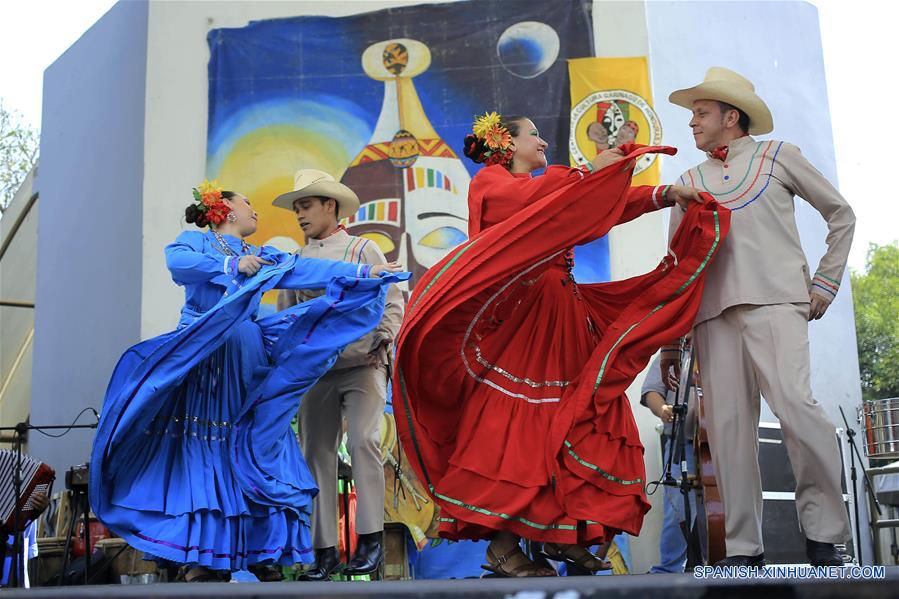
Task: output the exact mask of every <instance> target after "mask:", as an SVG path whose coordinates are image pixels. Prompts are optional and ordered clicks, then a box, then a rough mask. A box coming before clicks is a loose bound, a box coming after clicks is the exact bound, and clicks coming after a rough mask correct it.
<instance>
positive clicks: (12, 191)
mask: <svg viewBox="0 0 899 599" xmlns="http://www.w3.org/2000/svg"><path fill="white" fill-rule="evenodd" d="M37 153H38V132H37V130H35V129H34V128H32V127H30V126H29V125H28V124H27V123H25V122H24V121H23V120H22V115H21V114H19V113H18V112H16V111H11V110H7V109H6V108H5V107H4V106H3V101H2V99H0V214H2V213H3V211H4V210H6V208H7V206H9V204H10V202H12V200H13V198H14V197H15V195H16V192H17V191H18V190H19V186H20V185H22V181H24V180H25V177H27V176H28V173H29V172H30V171H31V169H32V167H34V165H35V163H36V162H37Z"/></svg>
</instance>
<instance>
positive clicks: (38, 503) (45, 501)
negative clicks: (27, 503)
mask: <svg viewBox="0 0 899 599" xmlns="http://www.w3.org/2000/svg"><path fill="white" fill-rule="evenodd" d="M31 505H32V506H34V513H35V515H37V514H41V513H43V511H44V510H45V509H47V506H48V505H50V498H49V497H48V496H47V494H46V493H40V494H39V495H34V496H33V497H32V498H31Z"/></svg>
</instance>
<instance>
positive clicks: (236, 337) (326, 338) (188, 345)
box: [90, 276, 397, 570]
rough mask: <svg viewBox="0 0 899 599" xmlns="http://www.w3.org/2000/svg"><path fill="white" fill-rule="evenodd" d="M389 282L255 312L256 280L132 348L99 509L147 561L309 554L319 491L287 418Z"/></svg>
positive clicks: (368, 321)
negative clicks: (175, 327)
mask: <svg viewBox="0 0 899 599" xmlns="http://www.w3.org/2000/svg"><path fill="white" fill-rule="evenodd" d="M396 280H397V278H396V277H394V276H390V277H384V278H381V279H344V278H339V279H335V281H333V282H332V283H331V285H330V286H329V289H328V293H327V294H326V295H325V296H323V297H320V298H316V299H315V300H312V301H310V302H306V303H304V304H300V305H298V306H294V307H293V308H290V309H289V310H285V311H283V312H279V313H276V314H275V315H273V316H271V317H268V318H264V319H259V320H253V319H252V317H251V316H250V315H251V314H252V313H254V312H255V308H256V307H257V306H258V300H259V298H260V297H261V294H262V292H263V291H265V289H266V288H267V287H271V286H272V285H273V283H270V284H269V285H264V284H258V283H257V287H258V288H257V289H255V290H254V289H249V290H247V289H243V290H241V291H240V292H238V293H237V294H235V295H234V296H231V297H225V298H223V300H222V301H220V302H219V304H217V305H216V307H214V308H213V309H212V310H210V311H208V312H206V313H205V314H198V313H191V312H190V310H185V311H184V313H185V316H184V317H183V318H182V325H181V326H180V327H179V329H178V330H176V331H174V332H172V333H168V334H165V335H162V336H160V337H156V338H154V339H150V340H148V341H145V342H143V343H140V344H138V345H136V346H134V347H132V348H131V349H129V350H128V351H127V352H126V353H125V355H124V356H123V357H122V358H121V360H120V361H119V364H118V365H117V366H116V369H115V372H114V373H113V376H112V379H111V381H110V384H109V388H108V390H107V394H106V401H105V403H104V406H103V413H102V416H101V422H100V425H99V428H98V431H97V436H96V439H95V441H94V448H93V453H92V458H91V486H90V497H91V505H92V508H93V510H94V512H95V513H96V514H97V516H98V517H99V518H100V519H101V520H102V521H103V522H104V523H105V524H106V525H107V526H109V528H110V529H112V530H113V531H114V532H116V533H117V534H119V535H120V536H121V537H123V538H124V539H126V540H127V541H128V543H129V544H130V545H132V546H134V547H136V548H138V549H140V550H142V551H143V552H144V553H145V554H147V556H148V557H155V558H161V559H165V560H170V561H173V562H177V563H182V564H191V565H203V566H207V567H210V568H214V569H228V570H241V569H245V568H246V567H247V566H249V565H252V564H255V563H259V562H268V563H276V564H284V565H287V564H292V563H296V562H309V561H311V559H312V547H311V539H310V532H309V517H310V511H311V508H312V499H313V497H314V496H315V495H316V494H317V493H318V489H317V487H316V485H315V481H314V479H313V478H312V475H311V473H310V472H309V469H308V467H307V466H306V463H305V461H304V460H303V456H302V454H301V453H300V450H299V446H298V444H297V442H296V438H295V436H294V434H293V431H292V429H291V428H290V421H291V418H292V416H293V414H295V413H296V409H297V407H298V405H299V400H300V398H301V397H302V395H303V393H304V392H305V391H306V390H307V389H308V388H309V387H311V386H312V385H313V384H314V383H315V382H316V381H317V380H318V378H319V377H321V376H322V375H323V374H324V373H325V372H327V371H328V369H329V368H330V367H331V366H332V365H333V363H334V361H335V360H336V358H337V355H338V354H339V353H340V351H341V350H342V349H343V348H344V347H345V346H346V345H348V344H349V343H351V342H352V341H354V340H355V339H357V338H359V337H360V336H362V335H363V334H365V333H366V332H367V331H369V330H371V329H372V328H374V326H376V325H377V323H378V321H379V320H380V317H381V314H382V312H383V303H384V289H386V285H387V284H388V283H390V282H395V281H396Z"/></svg>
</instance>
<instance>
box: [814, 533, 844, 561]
mask: <svg viewBox="0 0 899 599" xmlns="http://www.w3.org/2000/svg"><path fill="white" fill-rule="evenodd" d="M805 554H806V555H807V556H808V563H809V564H811V565H812V566H842V565H843V556H841V555H840V552H839V551H837V548H836V547H835V546H834V544H833V543H821V542H819V541H813V540H811V539H806V540H805Z"/></svg>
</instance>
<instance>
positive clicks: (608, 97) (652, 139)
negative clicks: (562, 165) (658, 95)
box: [568, 89, 662, 175]
mask: <svg viewBox="0 0 899 599" xmlns="http://www.w3.org/2000/svg"><path fill="white" fill-rule="evenodd" d="M625 143H639V144H645V145H651V146H656V145H659V144H661V143H662V123H661V121H659V117H658V115H657V114H656V113H655V111H654V110H653V109H652V106H650V105H649V102H647V101H646V100H645V99H644V98H643V97H642V96H639V95H637V94H635V93H633V92H629V91H626V90H622V89H614V90H604V91H598V92H593V93H592V94H590V95H588V96H587V97H585V98H584V99H583V100H581V101H580V102H578V103H577V104H575V105H574V106H572V108H571V138H570V139H569V142H568V150H569V152H571V156H572V158H573V159H574V162H575V163H577V164H583V163H585V162H589V161H590V160H592V159H593V158H595V157H596V155H597V154H598V153H599V152H602V151H603V150H608V149H609V148H614V147H616V146H619V145H621V144H625ZM656 157H657V155H656V154H645V155H644V156H643V157H641V158H640V159H639V160H638V161H637V166H636V167H635V168H634V175H637V174H639V173H641V172H643V171H645V170H646V169H647V168H649V167H650V166H652V163H653V162H654V161H655V160H656Z"/></svg>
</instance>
